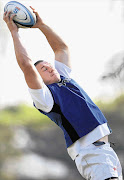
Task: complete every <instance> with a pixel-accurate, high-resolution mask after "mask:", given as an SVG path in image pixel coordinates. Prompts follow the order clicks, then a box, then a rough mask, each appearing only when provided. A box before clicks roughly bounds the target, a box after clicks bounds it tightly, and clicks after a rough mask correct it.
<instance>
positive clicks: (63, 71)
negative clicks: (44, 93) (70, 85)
mask: <svg viewBox="0 0 124 180" xmlns="http://www.w3.org/2000/svg"><path fill="white" fill-rule="evenodd" d="M55 68H56V70H57V71H58V73H59V74H60V75H62V76H64V77H67V78H70V77H71V69H70V68H69V67H68V66H66V65H65V64H63V63H61V62H59V61H56V60H55Z"/></svg>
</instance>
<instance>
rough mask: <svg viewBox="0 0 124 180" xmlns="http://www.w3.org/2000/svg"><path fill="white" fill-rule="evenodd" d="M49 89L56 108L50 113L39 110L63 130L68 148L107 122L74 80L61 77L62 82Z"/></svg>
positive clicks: (49, 86) (52, 85)
mask: <svg viewBox="0 0 124 180" xmlns="http://www.w3.org/2000/svg"><path fill="white" fill-rule="evenodd" d="M47 87H48V88H49V90H50V91H51V93H52V96H53V99H54V106H53V108H52V110H51V111H50V112H49V113H46V112H43V111H42V110H40V109H38V110H39V111H40V112H41V113H43V114H45V115H47V116H48V117H49V118H50V119H51V120H52V121H54V122H55V123H56V124H57V125H58V126H59V127H60V128H61V129H62V130H63V132H64V137H65V140H66V146H67V148H68V147H69V146H70V145H72V144H73V143H74V142H75V141H77V140H78V139H79V138H81V137H83V136H85V135H86V134H88V133H89V132H91V131H92V130H94V129H95V128H96V127H97V126H99V125H101V124H104V123H106V122H107V120H106V118H105V117H104V115H103V114H102V112H101V111H100V109H99V108H98V107H97V106H96V105H95V104H94V103H93V101H92V100H91V99H90V98H89V96H88V95H87V94H86V92H85V91H84V90H83V89H82V88H81V87H80V86H79V85H78V84H77V83H76V82H75V81H74V80H73V79H69V78H65V77H63V76H61V82H59V83H54V84H50V85H48V86H47ZM34 106H35V105H34Z"/></svg>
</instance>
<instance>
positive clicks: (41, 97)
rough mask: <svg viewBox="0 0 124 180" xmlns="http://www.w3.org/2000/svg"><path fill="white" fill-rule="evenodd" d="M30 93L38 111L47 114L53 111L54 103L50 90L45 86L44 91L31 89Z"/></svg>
mask: <svg viewBox="0 0 124 180" xmlns="http://www.w3.org/2000/svg"><path fill="white" fill-rule="evenodd" d="M29 93H30V95H31V97H32V100H33V102H34V104H35V106H36V108H37V109H40V110H42V111H44V112H47V113H48V112H50V111H51V109H52V108H53V105H54V101H53V97H52V94H51V92H50V90H49V89H48V87H47V86H46V85H45V84H44V87H43V88H42V89H30V88H29Z"/></svg>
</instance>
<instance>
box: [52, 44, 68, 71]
mask: <svg viewBox="0 0 124 180" xmlns="http://www.w3.org/2000/svg"><path fill="white" fill-rule="evenodd" d="M55 60H57V61H59V62H61V63H63V64H65V65H66V66H68V67H69V68H71V62H70V57H69V50H68V48H67V47H66V48H63V49H60V50H58V51H56V52H55Z"/></svg>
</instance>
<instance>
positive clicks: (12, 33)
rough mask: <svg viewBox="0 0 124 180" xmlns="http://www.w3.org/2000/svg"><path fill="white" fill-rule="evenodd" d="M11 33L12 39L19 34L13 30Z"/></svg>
mask: <svg viewBox="0 0 124 180" xmlns="http://www.w3.org/2000/svg"><path fill="white" fill-rule="evenodd" d="M10 32H11V35H12V37H13V36H15V35H17V34H18V31H16V30H12V31H10Z"/></svg>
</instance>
